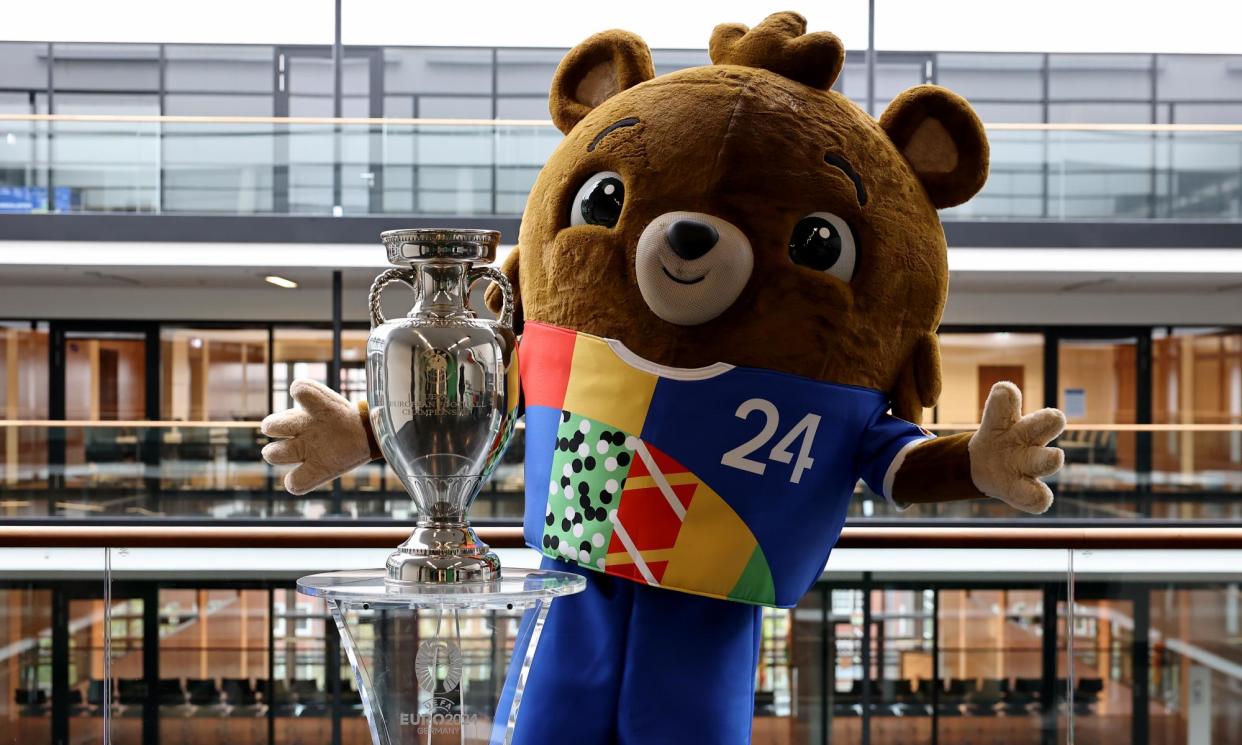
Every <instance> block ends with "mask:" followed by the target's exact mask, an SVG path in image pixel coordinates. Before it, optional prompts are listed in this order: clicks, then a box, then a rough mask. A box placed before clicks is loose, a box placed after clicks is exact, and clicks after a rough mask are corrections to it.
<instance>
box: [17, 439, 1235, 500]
mask: <svg viewBox="0 0 1242 745" xmlns="http://www.w3.org/2000/svg"><path fill="white" fill-rule="evenodd" d="M929 427H930V428H931V429H933V430H935V431H937V432H939V433H940V434H948V433H952V432H956V431H963V430H964V429H966V428H968V427H969V425H954V424H944V425H929ZM524 434H525V432H524V430H523V429H521V428H519V429H518V431H517V434H516V436H515V439H514V442H513V444H512V446H511V447H510V448H509V450H508V451H507V452H506V454H505V457H504V459H503V461H502V462H501V464H500V465H499V466H498V467H497V469H496V472H495V474H494V475H493V477H492V479H491V480H490V481H489V482H488V483H487V486H486V487H485V489H484V491H483V493H482V495H481V496H480V497H479V499H478V501H477V502H476V503H475V507H474V513H473V514H474V517H475V519H476V520H479V521H481V522H484V523H486V522H492V523H516V522H517V521H519V520H520V519H521V515H522V504H523V490H524V487H525V483H524V479H523V468H522V459H523V455H524V452H525V439H524ZM266 443H267V438H266V437H264V436H263V435H262V434H261V433H260V432H259V429H258V423H257V422H227V421H225V422H176V421H165V422H147V421H130V422H115V421H110V422H93V421H78V422H57V421H0V445H2V446H3V447H2V449H0V518H6V517H7V518H14V519H48V518H57V519H70V520H79V519H85V520H89V519H96V518H103V519H116V518H129V519H134V520H142V519H144V518H167V517H177V518H183V519H193V520H208V521H213V520H263V519H272V518H278V519H289V520H295V521H296V520H313V519H319V518H337V519H343V520H358V521H388V520H397V521H402V520H405V519H407V518H408V517H409V515H410V513H409V508H410V505H409V500H408V499H407V498H406V496H405V492H404V491H403V490H402V488H401V485H400V483H399V482H398V480H397V478H396V476H395V474H394V473H393V472H392V471H391V470H390V469H389V468H388V467H387V466H386V465H385V464H384V463H382V462H376V463H371V464H368V465H366V466H363V467H362V468H359V469H358V470H356V471H354V472H352V473H350V474H348V475H346V476H345V477H343V478H341V479H340V480H339V481H338V482H336V483H334V484H331V485H326V486H324V487H322V488H320V489H318V490H316V491H314V492H312V493H310V494H308V495H306V496H304V497H294V496H292V495H290V494H288V493H286V492H285V491H284V489H283V487H282V479H283V477H284V474H285V472H286V471H287V470H288V467H287V466H282V467H272V466H269V465H267V464H266V463H264V462H263V459H262V457H261V456H260V451H261V450H262V447H263V445H264V444H266ZM1058 445H1059V446H1060V447H1062V448H1063V449H1064V450H1065V452H1066V465H1065V468H1064V469H1063V470H1062V471H1061V472H1060V473H1059V474H1057V475H1056V476H1054V477H1053V478H1052V479H1050V483H1051V485H1052V488H1053V490H1054V491H1055V492H1056V495H1057V499H1056V503H1055V504H1054V506H1053V508H1052V510H1051V511H1050V512H1049V513H1048V514H1047V515H1045V516H1043V518H1042V519H1058V518H1062V519H1091V520H1119V521H1131V520H1138V519H1153V520H1177V521H1231V520H1239V519H1242V424H1198V425H1195V424H1184V425H1158V424H1157V425H1125V424H1117V425H1085V424H1073V425H1071V426H1070V428H1069V429H1068V430H1067V431H1066V432H1065V433H1064V434H1063V435H1062V437H1061V438H1060V440H1059V441H1058ZM850 515H851V517H852V518H853V519H855V520H888V519H899V520H901V521H908V520H911V519H915V520H919V519H930V520H941V519H945V520H952V519H995V520H1029V519H1038V518H1030V517H1028V516H1024V515H1022V514H1020V513H1018V512H1016V511H1014V510H1012V509H1010V508H1009V507H1007V506H1005V505H1004V504H1001V503H999V502H996V501H994V500H969V501H958V502H949V503H941V504H926V505H920V504H916V505H913V506H911V507H910V508H909V509H908V510H906V511H904V512H901V513H898V512H897V511H896V510H895V509H894V508H893V507H892V506H891V505H889V504H888V503H886V502H885V501H884V499H883V498H881V497H878V496H876V495H875V494H874V493H872V492H871V491H869V490H868V489H866V487H865V486H863V485H861V484H860V485H859V487H858V498H857V499H855V500H853V502H852V503H851V507H850ZM899 515H900V516H899Z"/></svg>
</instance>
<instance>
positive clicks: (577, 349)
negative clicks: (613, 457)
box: [563, 335, 659, 433]
mask: <svg viewBox="0 0 1242 745" xmlns="http://www.w3.org/2000/svg"><path fill="white" fill-rule="evenodd" d="M657 382H659V378H658V377H657V376H655V375H652V374H651V373H649V372H646V371H644V370H640V369H638V368H636V367H633V366H631V365H628V364H626V363H625V362H624V361H623V360H622V359H621V358H620V357H618V356H617V354H616V352H614V351H613V350H612V347H610V346H609V345H608V343H607V342H605V341H604V340H602V339H599V338H596V337H592V336H586V335H579V336H578V340H577V343H576V344H574V359H573V375H572V376H571V377H570V379H569V385H568V387H567V388H566V390H565V403H564V404H563V408H564V409H565V410H566V411H572V412H574V413H575V414H577V415H578V416H582V417H586V418H588V419H594V420H595V421H598V422H603V423H605V424H608V425H609V426H612V427H616V428H617V429H620V430H624V431H626V432H631V433H638V432H642V431H643V420H645V419H646V418H647V407H648V406H649V405H650V404H651V395H652V393H654V392H655V387H656V383H657Z"/></svg>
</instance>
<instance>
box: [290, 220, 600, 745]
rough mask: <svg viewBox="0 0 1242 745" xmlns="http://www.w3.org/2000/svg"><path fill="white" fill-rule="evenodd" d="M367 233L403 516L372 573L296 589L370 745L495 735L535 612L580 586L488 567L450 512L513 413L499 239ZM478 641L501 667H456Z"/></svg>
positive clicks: (500, 738)
mask: <svg viewBox="0 0 1242 745" xmlns="http://www.w3.org/2000/svg"><path fill="white" fill-rule="evenodd" d="M380 238H381V240H383V242H384V246H385V247H386V248H387V250H388V260H389V261H390V262H392V263H393V264H396V265H397V267H398V268H396V269H389V270H388V271H386V272H384V273H383V274H381V275H380V276H379V277H377V278H376V280H375V284H373V285H372V286H371V297H370V304H371V324H372V329H371V338H370V340H369V341H368V343H367V399H368V401H369V403H370V409H371V427H372V429H373V430H374V432H375V437H376V440H377V441H378V442H379V446H380V449H381V450H383V452H384V457H385V458H387V459H388V465H389V466H391V467H392V469H393V470H394V471H396V473H397V476H398V477H399V478H400V479H401V483H402V484H403V485H404V486H405V488H406V491H408V492H409V493H410V497H411V498H412V499H413V512H414V516H415V520H416V524H415V528H414V532H413V533H412V534H411V535H410V537H409V539H408V540H407V541H406V542H405V543H403V544H401V546H399V547H398V548H397V550H396V552H395V553H393V554H392V555H391V556H389V557H388V562H387V566H386V567H385V568H384V569H363V570H353V571H343V572H326V573H323V574H314V575H310V576H308V577H302V578H301V579H299V580H298V590H299V592H302V593H304V594H306V595H310V596H313V597H318V598H322V599H323V600H324V602H325V603H326V604H327V607H328V609H329V611H330V612H331V613H332V618H333V620H334V621H335V622H336V626H337V629H338V630H339V631H340V634H341V647H342V649H344V651H345V654H346V656H347V657H348V658H349V663H350V666H351V667H352V668H353V671H354V679H355V681H356V682H357V685H358V691H359V693H360V694H361V698H362V703H363V709H364V711H365V712H366V715H367V725H368V727H369V728H370V731H371V742H372V743H374V745H414V744H415V743H418V745H424V744H425V743H432V742H454V743H460V744H461V745H489V744H490V743H498V742H504V743H507V742H510V741H511V740H512V738H513V733H514V728H515V726H516V722H517V717H518V711H519V707H520V706H521V702H522V698H523V691H524V689H525V685H526V678H527V675H528V673H529V669H530V665H531V661H532V660H533V659H534V656H535V650H536V647H537V645H538V643H539V637H540V633H541V630H542V628H543V624H544V620H545V619H546V618H547V615H548V609H549V608H550V607H551V605H552V601H553V600H555V599H556V598H558V597H562V596H565V595H572V594H574V593H577V592H582V590H583V589H584V588H585V587H586V579H585V578H583V577H581V576H579V575H577V574H572V573H569V572H554V571H548V570H544V569H522V568H517V567H508V568H506V569H504V570H503V571H502V570H501V568H500V561H499V559H497V557H496V554H494V553H492V551H491V550H490V549H489V548H488V547H487V546H486V545H484V544H483V543H482V542H480V541H479V539H478V537H477V536H476V535H475V534H474V531H473V530H471V529H470V524H469V523H468V522H467V520H466V514H467V512H468V511H469V509H470V505H471V503H472V502H474V499H475V497H477V496H478V494H479V489H480V488H481V487H482V486H483V483H484V482H485V481H487V478H488V476H490V475H491V473H492V470H493V469H494V468H495V467H496V464H497V462H498V461H499V460H500V457H501V455H503V454H504V452H505V448H506V447H507V446H508V444H509V440H510V438H512V436H513V427H514V423H515V418H516V415H517V400H518V377H517V374H518V371H517V356H516V348H517V340H516V338H515V336H514V333H513V311H514V309H513V289H512V288H511V287H510V286H509V283H508V282H507V281H506V280H505V277H504V275H502V274H501V273H500V272H498V271H497V270H495V269H493V268H491V267H487V266H483V265H485V264H488V263H490V262H491V261H492V260H493V259H494V258H495V255H496V244H497V243H498V242H499V238H500V236H499V234H498V233H496V232H494V231H490V230H392V231H389V232H387V233H383V234H382V235H381V236H380ZM483 279H486V280H490V281H492V282H495V283H496V285H497V286H498V287H499V289H500V292H501V294H502V296H503V298H504V308H503V310H502V312H501V314H500V319H499V320H497V321H489V320H486V319H482V318H479V317H478V316H476V315H475V314H474V312H473V311H471V310H470V308H469V306H468V304H467V302H466V298H467V296H468V294H469V292H470V288H471V286H472V285H474V283H475V282H477V281H479V280H483ZM392 282H404V283H406V284H408V285H409V286H410V287H412V288H413V289H414V297H415V302H414V308H413V309H412V310H411V311H410V312H409V314H408V315H406V316H405V317H404V318H394V319H392V320H390V321H389V320H385V319H384V316H383V314H382V313H381V312H380V307H379V302H380V294H381V293H382V292H383V290H384V288H385V287H386V286H387V285H389V284H390V283H392ZM519 629H524V631H523V632H522V633H521V634H519ZM519 636H520V637H521V644H519V643H518V637H519ZM487 638H490V639H498V638H512V639H514V655H513V657H512V658H510V661H509V663H508V664H507V665H506V664H505V661H504V659H503V656H502V658H499V659H496V660H492V661H490V662H487V663H480V664H475V663H474V662H472V663H470V664H469V665H467V664H466V660H467V659H469V658H468V657H467V655H466V654H465V653H463V643H464V642H468V641H469V640H471V639H474V640H478V639H487ZM476 662H478V661H477V660H476ZM502 682H503V683H504V686H503V687H502V686H501V685H500V684H501V683H502ZM506 692H508V693H506ZM509 694H511V695H509Z"/></svg>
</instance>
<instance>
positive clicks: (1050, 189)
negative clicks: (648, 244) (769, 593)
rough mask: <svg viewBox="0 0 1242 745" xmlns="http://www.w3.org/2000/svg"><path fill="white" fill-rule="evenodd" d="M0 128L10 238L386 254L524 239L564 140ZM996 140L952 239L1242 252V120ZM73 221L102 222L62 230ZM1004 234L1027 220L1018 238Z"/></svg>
mask: <svg viewBox="0 0 1242 745" xmlns="http://www.w3.org/2000/svg"><path fill="white" fill-rule="evenodd" d="M0 131H2V132H3V137H4V143H5V145H4V146H2V147H0V179H3V183H2V185H0V213H4V214H0V221H2V222H0V224H2V225H3V226H4V228H5V234H6V236H8V237H9V238H10V239H15V238H16V239H22V238H25V239H37V238H40V237H42V238H50V237H56V238H58V239H66V238H70V239H74V238H77V239H96V240H98V239H99V238H100V237H105V238H107V239H112V240H117V239H129V240H142V239H143V236H144V235H146V239H154V238H153V237H152V236H153V235H158V236H160V238H159V239H161V240H168V239H189V240H213V239H215V240H227V239H228V237H227V236H236V238H235V239H249V240H256V239H258V240H297V239H299V238H298V237H293V236H292V234H291V233H290V232H289V231H290V230H291V228H290V225H289V223H290V221H280V220H277V221H275V222H272V221H271V220H263V219H260V218H270V217H273V216H275V217H287V216H298V217H300V218H303V219H302V220H301V221H300V224H301V225H303V226H305V225H309V224H313V225H314V227H313V228H311V229H308V230H304V231H302V233H304V234H306V235H308V236H318V237H311V238H310V239H309V240H312V241H314V240H320V241H325V240H326V241H337V242H360V243H361V242H370V241H371V240H372V238H373V235H374V231H375V228H376V227H377V225H380V224H390V223H391V218H390V217H389V218H387V220H386V221H384V220H380V221H376V220H375V219H371V220H367V219H365V218H385V217H386V216H394V215H401V216H407V221H408V217H409V216H414V217H419V218H434V219H435V220H439V221H443V220H444V219H449V218H451V219H471V220H472V221H474V222H476V223H480V224H489V225H496V226H500V227H504V228H510V229H512V228H516V225H517V218H518V216H519V215H520V214H521V212H522V209H523V206H524V204H525V201H526V196H527V193H528V192H529V190H530V187H531V184H532V183H533V181H534V179H535V176H536V174H537V173H538V171H539V168H540V167H541V166H542V164H543V163H544V161H545V159H546V158H547V156H548V154H549V153H550V152H551V151H552V150H553V148H554V147H555V146H556V144H557V142H558V141H559V140H560V134H559V133H558V132H557V131H556V130H555V129H554V128H553V127H552V126H551V125H550V123H548V122H546V121H542V120H470V119H319V118H275V117H197V116H135V115H39V114H8V115H0ZM989 135H990V137H991V142H992V176H991V179H990V180H989V182H988V185H987V186H986V187H985V188H984V190H983V191H982V192H981V193H980V194H979V195H978V196H977V197H975V199H973V200H972V201H971V202H969V203H967V204H966V205H963V206H961V207H958V208H954V209H951V210H946V211H945V213H944V218H945V220H946V222H947V226H948V232H949V237H950V240H951V242H952V243H953V244H954V245H986V246H997V245H1016V246H1021V245H1048V246H1053V245H1060V244H1058V243H1057V240H1062V241H1063V242H1065V245H1077V244H1078V243H1073V244H1071V243H1069V242H1068V241H1069V240H1070V239H1069V238H1064V239H1058V238H1057V237H1056V236H1058V235H1069V234H1068V233H1066V232H1065V230H1064V228H1062V229H1061V232H1060V233H1057V232H1055V231H1056V230H1057V228H1055V227H1054V228H1052V230H1053V231H1054V232H1053V233H1052V234H1051V235H1048V236H1047V237H1045V238H1042V239H1040V240H1044V241H1045V242H1043V243H1038V242H1036V243H1032V240H1034V239H1033V238H1032V237H1031V236H1030V235H1029V233H1030V231H1029V229H1025V228H1017V227H1016V225H1017V224H1018V223H1021V224H1024V225H1025V224H1028V223H1030V222H1031V221H1038V222H1042V223H1047V224H1049V225H1053V226H1055V225H1056V224H1058V223H1059V224H1062V225H1070V226H1072V225H1079V224H1082V223H1089V224H1097V223H1105V224H1108V225H1112V226H1117V225H1124V224H1127V223H1145V224H1156V225H1161V224H1167V223H1169V222H1170V221H1174V225H1172V226H1170V227H1167V228H1160V229H1157V232H1158V231H1159V230H1167V231H1169V232H1170V234H1171V235H1175V236H1177V239H1178V240H1179V241H1181V242H1182V243H1183V244H1184V245H1202V246H1204V247H1213V246H1216V245H1218V244H1219V245H1234V244H1230V243H1228V240H1232V239H1230V238H1226V237H1222V235H1217V234H1208V233H1205V231H1206V230H1208V228H1212V227H1213V226H1214V229H1216V230H1220V227H1221V225H1220V224H1222V223H1224V224H1225V226H1226V233H1224V234H1223V235H1224V236H1233V235H1234V234H1235V233H1236V230H1234V229H1233V228H1232V227H1229V226H1236V225H1237V224H1239V223H1240V222H1242V125H1225V124H1221V125H1211V124H1184V125H1167V124H1166V125H1160V124H1153V125H1131V124H1095V125H1092V124H1069V125H1064V124H993V125H991V126H990V127H989ZM18 214H23V215H41V216H44V219H40V218H29V219H25V220H14V218H13V215H18ZM48 215H51V216H54V217H53V219H52V220H51V221H50V222H49V221H48V220H47V219H46V216H48ZM63 216H76V217H82V216H93V217H94V218H96V219H95V220H65V219H55V218H59V217H63ZM118 216H120V217H126V218H133V217H134V216H160V217H162V218H166V219H164V220H162V221H161V220H156V221H137V222H135V221H134V220H132V219H129V220H121V221H118V220H117V219H115V218H116V217H118ZM203 216H228V217H232V218H234V219H235V221H234V222H232V223H231V226H229V227H225V225H224V224H223V221H217V222H215V223H214V225H213V224H212V221H204V220H202V219H201V218H202V217H203ZM333 216H335V217H338V218H346V219H345V220H344V221H339V222H337V223H336V224H335V225H334V226H331V227H327V228H326V230H327V232H326V233H325V232H324V227H325V224H324V223H323V222H322V221H315V220H311V219H309V218H314V217H333ZM99 218H110V219H108V220H107V221H105V222H100V221H99ZM178 218H179V219H178ZM238 218H241V219H242V221H241V222H236V220H237V219H238ZM246 220H249V222H247V221H246ZM1187 222H1190V223H1193V224H1194V225H1196V226H1197V227H1196V229H1195V230H1193V231H1188V230H1187V229H1186V228H1185V223H1187ZM998 223H999V224H1001V225H1002V226H1003V225H1005V224H1014V225H1015V230H1013V231H1010V232H1012V233H1013V236H1011V237H1010V238H1009V240H1006V234H1005V233H1001V234H999V235H998V234H997V233H996V232H995V231H996V229H997V228H996V226H997V224H998ZM1178 225H1181V226H1182V227H1177V226H1178ZM247 226H248V227H247ZM259 226H267V227H266V228H263V227H259ZM346 226H354V227H353V228H350V227H346ZM170 228H171V232H172V234H171V235H170ZM204 229H206V230H207V231H208V232H209V233H213V234H214V235H215V236H216V237H215V238H212V237H211V236H208V237H206V238H204V237H202V235H201V233H202V231H203V230H204ZM222 231H223V232H222ZM1047 231H1048V227H1047V226H1045V228H1044V229H1041V230H1040V231H1039V232H1040V233H1043V234H1045V235H1047ZM507 232H508V231H507ZM1097 232H1098V231H1097ZM1152 232H1153V229H1150V228H1149V229H1148V230H1146V231H1134V230H1132V231H1129V232H1128V233H1127V234H1126V235H1125V237H1124V238H1122V237H1120V236H1119V237H1118V238H1117V239H1116V240H1117V241H1120V242H1121V243H1122V244H1123V245H1154V244H1149V243H1144V240H1145V239H1144V238H1142V236H1143V235H1148V236H1149V237H1148V238H1147V239H1146V240H1147V241H1150V240H1152V239H1151V237H1150V234H1151V233H1152ZM1079 234H1081V235H1087V236H1090V235H1092V234H1091V233H1089V232H1088V233H1082V232H1081V231H1079ZM190 235H193V236H194V237H190V238H187V236H190ZM297 235H301V233H299V234H297ZM508 235H510V236H513V235H516V231H513V232H508ZM351 237H352V238H356V240H352V239H351ZM1088 240H1089V241H1090V240H1095V241H1096V242H1098V241H1099V240H1101V239H1100V238H1099V237H1098V236H1097V237H1096V238H1094V239H1091V238H1088ZM1157 240H1158V239H1157ZM1165 240H1166V241H1167V240H1169V239H1165ZM1049 241H1051V242H1049ZM1080 242H1081V241H1079V243H1080ZM1106 243H1107V241H1105V244H1106Z"/></svg>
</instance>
